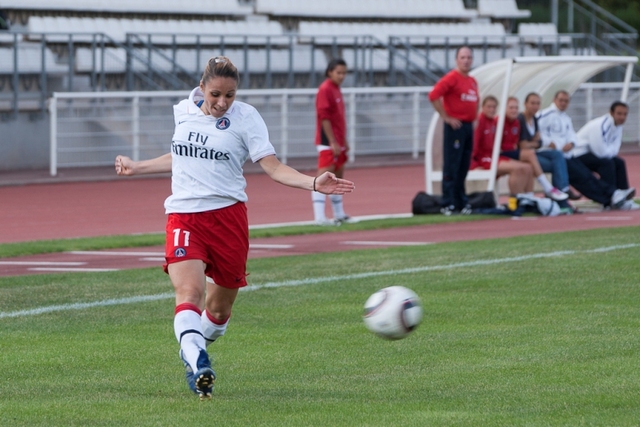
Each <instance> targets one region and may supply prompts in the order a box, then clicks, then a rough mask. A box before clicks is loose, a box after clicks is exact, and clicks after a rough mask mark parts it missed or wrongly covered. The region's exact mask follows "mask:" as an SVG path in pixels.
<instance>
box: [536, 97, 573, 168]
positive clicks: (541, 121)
mask: <svg viewBox="0 0 640 427" xmlns="http://www.w3.org/2000/svg"><path fill="white" fill-rule="evenodd" d="M536 117H537V118H538V129H539V130H540V138H541V139H542V146H541V147H540V148H541V149H549V144H551V143H552V142H553V143H554V144H555V146H556V150H562V147H564V146H565V145H566V144H568V143H570V142H573V143H574V144H575V143H577V137H576V132H575V130H574V129H573V122H572V121H571V117H569V115H568V114H567V113H566V112H564V111H560V110H558V107H556V104H551V106H549V107H547V108H545V109H544V110H542V111H540V112H539V113H538V114H537V115H536ZM565 156H567V154H565Z"/></svg>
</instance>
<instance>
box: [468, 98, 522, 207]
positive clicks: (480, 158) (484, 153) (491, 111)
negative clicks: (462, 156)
mask: <svg viewBox="0 0 640 427" xmlns="http://www.w3.org/2000/svg"><path fill="white" fill-rule="evenodd" d="M497 107H498V100H497V99H496V98H495V97H494V96H487V97H486V98H485V99H484V100H483V101H482V111H481V113H480V115H479V117H478V126H476V129H475V131H474V138H473V139H474V141H473V153H472V155H471V169H477V168H482V169H491V157H492V155H493V144H494V141H495V136H496V122H497V117H496V110H497ZM507 174H508V175H509V193H510V199H509V201H510V203H509V205H510V207H513V210H515V204H516V202H515V200H517V195H518V194H522V193H530V192H532V191H533V169H532V167H531V165H530V164H528V163H525V162H521V161H520V160H516V159H512V158H509V157H504V156H500V157H499V158H498V169H497V176H502V175H507ZM512 199H513V201H512Z"/></svg>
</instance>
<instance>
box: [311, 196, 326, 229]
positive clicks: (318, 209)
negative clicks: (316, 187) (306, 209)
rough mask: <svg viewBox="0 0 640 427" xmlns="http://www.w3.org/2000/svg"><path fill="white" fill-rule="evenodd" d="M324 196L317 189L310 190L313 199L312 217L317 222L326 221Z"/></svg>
mask: <svg viewBox="0 0 640 427" xmlns="http://www.w3.org/2000/svg"><path fill="white" fill-rule="evenodd" d="M325 199H326V196H325V195H324V194H322V193H319V192H317V191H312V192H311V200H312V201H313V218H314V219H315V220H316V221H317V222H322V221H326V219H327V217H326V216H325V213H324V204H325Z"/></svg>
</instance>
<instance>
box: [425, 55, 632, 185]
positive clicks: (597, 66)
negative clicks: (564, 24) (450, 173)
mask: <svg viewBox="0 0 640 427" xmlns="http://www.w3.org/2000/svg"><path fill="white" fill-rule="evenodd" d="M636 62H638V58H637V57H635V56H546V57H516V58H512V59H502V60H499V61H495V62H490V63H487V64H484V65H481V66H480V67H478V68H476V69H474V70H472V71H471V73H470V74H471V75H472V76H473V77H474V78H475V79H476V80H477V82H478V90H479V92H480V97H481V98H482V99H484V98H485V97H486V96H488V95H493V96H495V97H496V98H497V99H498V100H499V102H500V103H499V111H498V126H497V129H496V141H495V143H494V147H493V148H494V150H493V159H492V163H491V170H489V171H487V170H473V171H470V172H469V175H468V176H467V179H470V180H488V181H489V184H488V189H487V191H493V189H494V186H495V175H496V170H497V167H498V162H497V158H498V154H499V152H500V143H499V141H500V139H501V137H502V130H503V128H504V116H505V109H506V103H507V102H506V101H507V98H508V97H509V96H515V97H517V98H518V99H519V100H520V101H521V102H522V101H524V98H525V97H526V95H527V94H528V93H530V92H536V93H538V94H539V95H540V97H541V99H542V105H549V104H550V103H551V102H552V101H553V97H554V95H555V93H556V92H557V91H558V90H566V91H567V92H569V93H570V94H572V93H573V92H574V91H575V90H576V89H577V88H578V87H579V86H580V85H581V84H582V83H585V82H587V81H588V80H589V79H590V78H592V77H593V76H595V75H597V74H599V73H601V72H603V71H605V70H607V69H609V68H614V67H617V66H620V65H623V66H626V74H625V80H624V83H625V84H624V87H623V90H622V94H621V96H620V99H621V100H622V101H625V100H626V98H627V94H628V91H629V83H630V81H631V75H632V73H633V66H634V64H635V63H636ZM441 124H442V120H440V116H439V115H438V113H434V115H433V117H432V120H431V124H430V126H429V129H428V131H427V141H426V148H425V173H426V180H427V193H432V192H433V182H435V181H441V180H442V173H441V172H440V171H435V170H434V167H433V159H434V156H433V149H434V139H435V138H438V139H439V140H440V139H441V137H440V135H438V136H436V132H435V131H436V129H441ZM438 151H440V150H438Z"/></svg>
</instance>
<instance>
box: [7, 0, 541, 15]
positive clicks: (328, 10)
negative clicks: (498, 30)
mask: <svg viewBox="0 0 640 427" xmlns="http://www.w3.org/2000/svg"><path fill="white" fill-rule="evenodd" d="M247 3H248V2H239V1H238V0H83V1H77V0H57V1H55V2H54V1H51V0H3V1H2V7H3V9H19V10H45V11H76V12H112V13H150V14H172V15H176V14H178V15H180V14H181V15H185V14H188V15H209V16H211V15H219V16H246V15H251V14H252V13H257V14H266V15H271V16H290V17H300V18H304V17H314V18H318V17H319V18H356V19H358V18H361V19H362V18H365V19H367V18H368V19H379V18H386V19H407V18H410V19H415V18H419V19H421V18H434V19H435V18H447V19H470V18H475V17H478V16H481V17H492V18H498V19H509V18H528V17H529V16H530V15H531V12H530V11H528V10H520V9H518V6H517V4H516V0H478V3H477V5H478V6H477V7H478V8H477V10H476V9H466V8H465V7H464V2H463V0H367V1H351V2H347V1H344V0H324V1H321V2H319V1H314V2H310V1H302V0H255V7H254V6H251V5H249V4H247Z"/></svg>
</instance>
